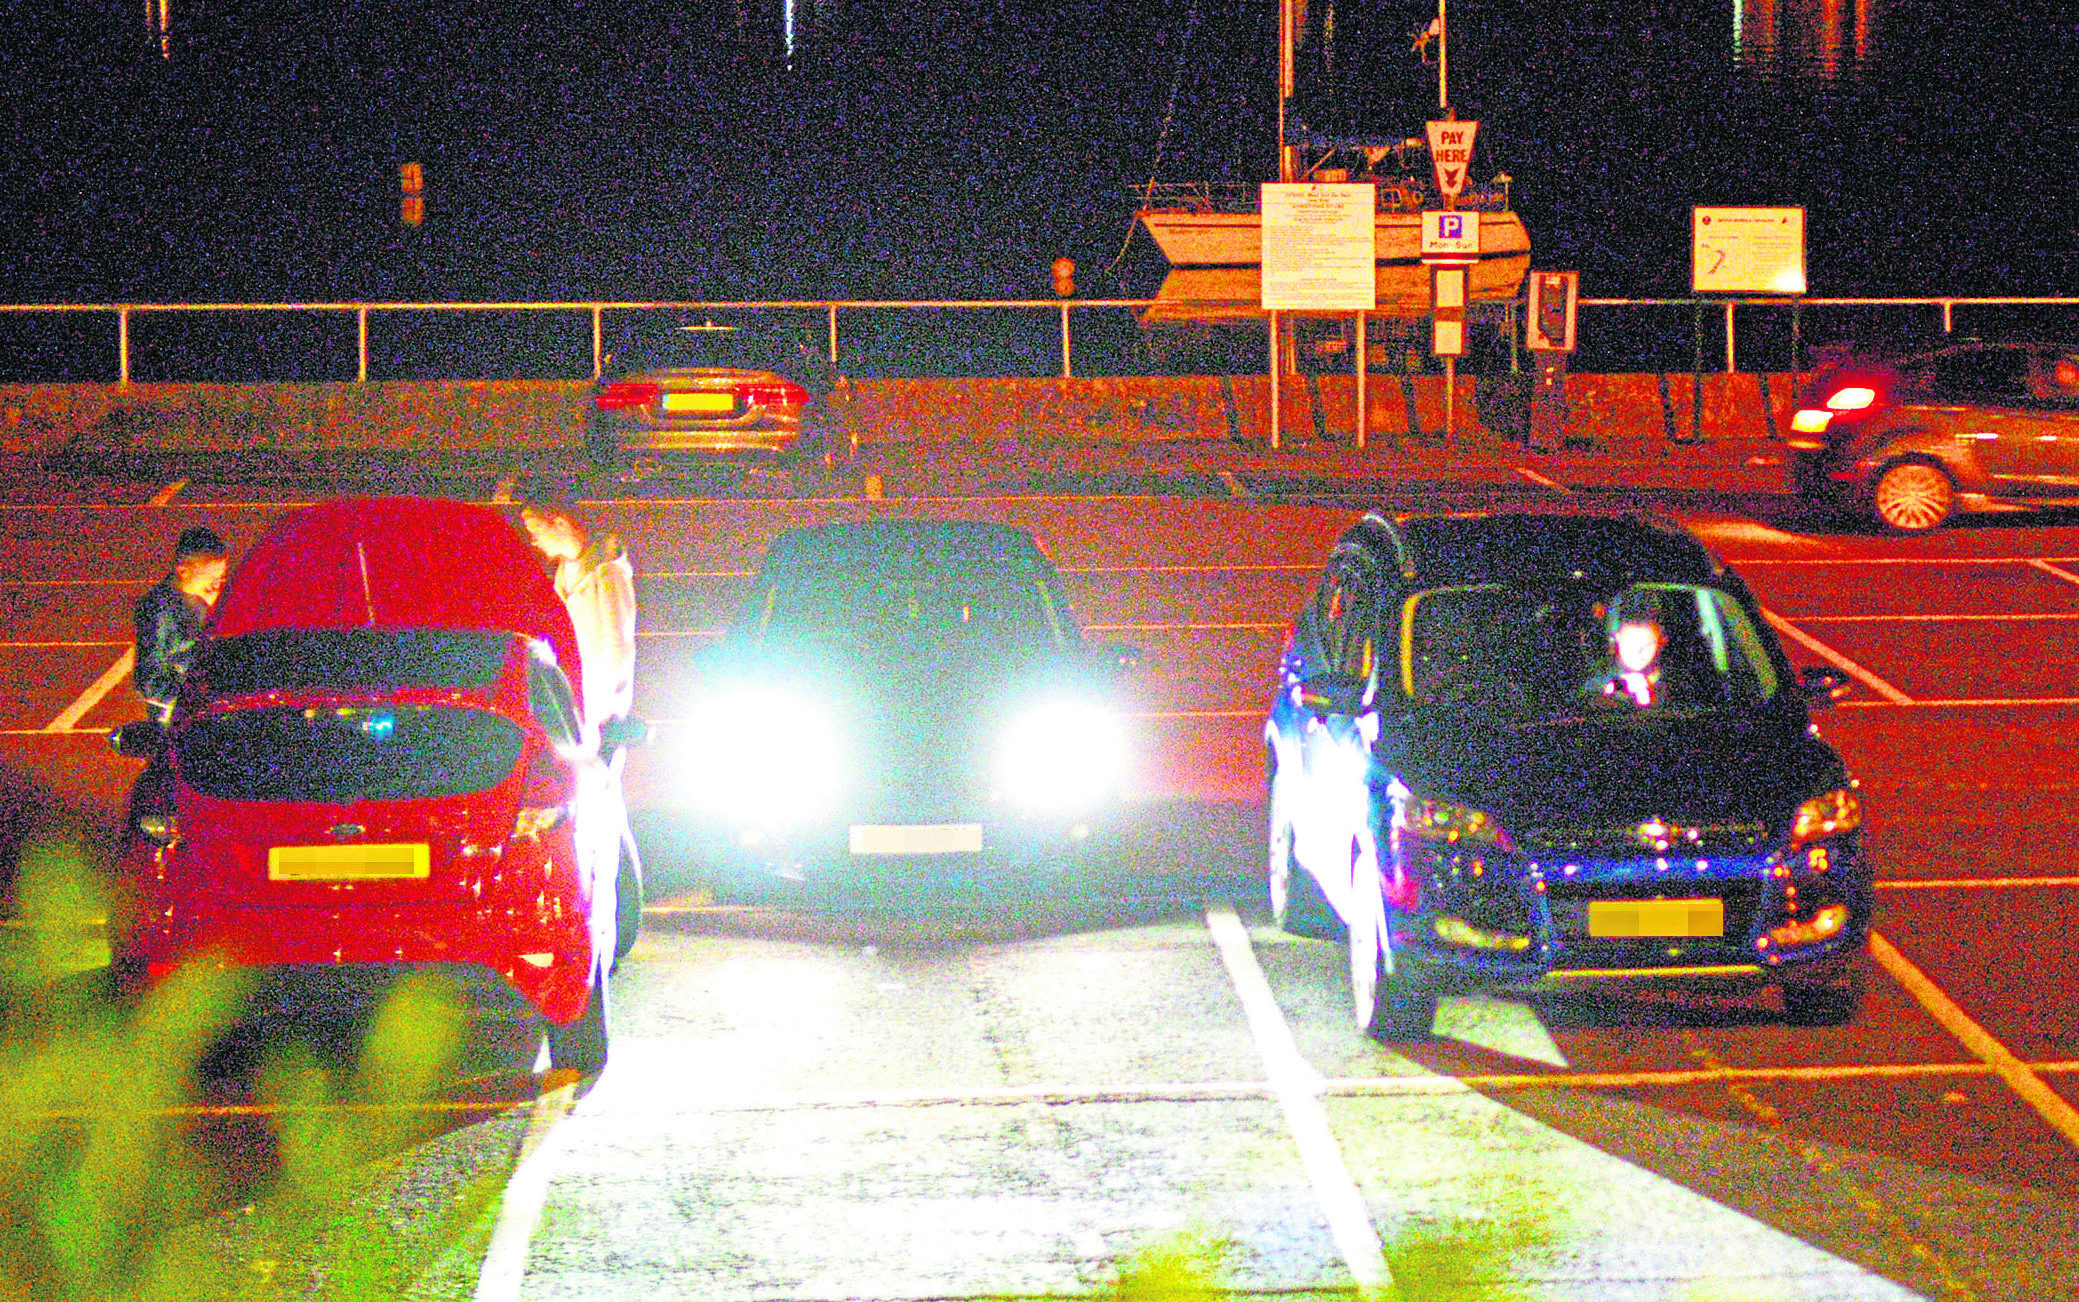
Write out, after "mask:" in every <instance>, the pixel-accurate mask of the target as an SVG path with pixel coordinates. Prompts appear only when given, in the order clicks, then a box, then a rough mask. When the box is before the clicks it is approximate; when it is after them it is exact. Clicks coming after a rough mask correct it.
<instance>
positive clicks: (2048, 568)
mask: <svg viewBox="0 0 2079 1302" xmlns="http://www.w3.org/2000/svg"><path fill="white" fill-rule="evenodd" d="M2029 564H2030V565H2032V566H2034V567H2035V568H2036V569H2039V570H2041V571H2043V573H2045V574H2048V575H2051V576H2052V577H2054V578H2060V579H2063V580H2064V581H2065V582H2066V583H2072V584H2079V574H2074V573H2072V572H2071V571H2070V570H2068V569H2066V568H2064V567H2063V566H2062V565H2053V564H2051V563H2050V562H2049V561H2043V560H2031V561H2030V562H2029Z"/></svg>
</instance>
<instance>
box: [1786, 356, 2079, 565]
mask: <svg viewBox="0 0 2079 1302" xmlns="http://www.w3.org/2000/svg"><path fill="white" fill-rule="evenodd" d="M1789 424H1790V435H1789V442H1790V446H1791V449H1792V453H1791V457H1792V460H1791V469H1792V474H1793V479H1794V483H1795V486H1796V490H1797V493H1798V495H1799V497H1800V498H1801V499H1802V500H1803V501H1804V503H1805V504H1806V505H1808V506H1813V507H1819V508H1822V509H1828V508H1846V509H1848V510H1851V511H1854V512H1856V513H1857V514H1861V515H1867V516H1870V517H1873V518H1874V519H1876V520H1877V521H1878V522H1879V523H1881V524H1883V525H1885V526H1886V527H1888V528H1891V529H1894V530H1897V531H1899V532H1901V533H1919V532H1922V531H1924V530H1928V529H1933V528H1935V527H1936V526H1938V525H1940V524H1941V523H1942V522H1943V521H1945V520H1947V519H1948V518H1949V517H1950V515H1951V514H1952V513H1954V512H1957V511H1974V510H1975V511H1983V510H1997V509H2001V508H2002V507H2010V508H2011V507H2013V506H2019V505H2032V506H2044V505H2054V504H2060V503H2072V502H2079V346H2075V345H2071V344H2051V343H1982V342H1970V343H1960V344H1955V345H1953V346H1950V347H1947V348H1938V349H1934V350H1932V351H1927V352H1919V353H1910V354H1906V355H1904V356H1900V357H1894V358H1888V359H1874V358H1844V359H1842V360H1838V361H1834V362H1831V363H1828V364H1826V365H1823V366H1821V367H1820V368H1819V369H1818V370H1816V371H1815V372H1814V373H1813V374H1812V376H1811V378H1810V379H1808V380H1807V381H1806V382H1805V383H1804V384H1803V385H1802V386H1801V387H1800V388H1799V390H1798V395H1797V399H1796V401H1795V402H1794V403H1793V404H1792V412H1791V417H1790V422H1789Z"/></svg>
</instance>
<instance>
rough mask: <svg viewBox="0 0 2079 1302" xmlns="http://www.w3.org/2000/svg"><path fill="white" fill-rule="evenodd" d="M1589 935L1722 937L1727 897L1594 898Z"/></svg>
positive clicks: (1589, 918)
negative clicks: (1674, 898) (1719, 898)
mask: <svg viewBox="0 0 2079 1302" xmlns="http://www.w3.org/2000/svg"><path fill="white" fill-rule="evenodd" d="M1588 934H1589V935H1590V936H1595V937H1601V938H1607V939H1611V940H1617V939H1628V938H1635V937H1641V936H1723V935H1724V934H1725V901H1724V900H1593V901H1591V902H1590V903H1589V905H1588Z"/></svg>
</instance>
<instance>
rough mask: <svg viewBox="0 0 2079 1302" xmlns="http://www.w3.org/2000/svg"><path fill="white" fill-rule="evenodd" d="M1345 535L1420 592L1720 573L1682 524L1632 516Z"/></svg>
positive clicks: (1440, 520)
mask: <svg viewBox="0 0 2079 1302" xmlns="http://www.w3.org/2000/svg"><path fill="white" fill-rule="evenodd" d="M1344 537H1345V538H1346V539H1348V540H1350V541H1354V542H1364V543H1368V545H1370V546H1371V547H1372V548H1373V549H1374V550H1377V551H1380V552H1381V553H1382V555H1383V558H1384V559H1386V560H1387V561H1388V562H1389V563H1392V564H1397V566H1398V568H1399V570H1400V572H1401V575H1402V576H1403V577H1404V578H1405V579H1407V580H1408V581H1409V582H1411V583H1413V584H1415V585H1417V586H1421V587H1440V586H1446V585H1454V584H1470V583H1506V584H1510V585H1512V586H1517V587H1537V586H1543V585H1549V584H1555V583H1569V584H1570V583H1587V584H1591V585H1595V586H1603V587H1612V588H1614V587H1620V586H1624V585H1627V584H1631V583H1649V582H1664V583H1673V582H1686V583H1709V582H1711V581H1713V580H1715V579H1716V578H1717V577H1718V576H1720V575H1721V574H1723V572H1724V569H1723V567H1722V566H1721V565H1720V564H1719V563H1718V561H1717V559H1716V558H1715V557H1713V556H1712V555H1711V552H1710V550H1709V549H1708V548H1706V547H1705V546H1704V545H1703V544H1702V543H1701V542H1699V541H1697V539H1696V538H1695V537H1694V536H1692V535H1691V534H1689V533H1688V532H1687V531H1686V530H1683V529H1682V528H1680V527H1679V526H1676V525H1673V524H1668V523H1663V522H1659V521H1655V520H1649V519H1646V518H1643V517H1640V516H1633V515H1597V514H1591V513H1584V512H1571V511H1568V512H1562V511H1498V512H1491V513H1482V514H1476V515H1418V516H1403V517H1400V518H1398V519H1391V520H1389V519H1387V518H1385V517H1383V516H1379V515H1370V516H1367V517H1365V519H1364V520H1363V521H1362V522H1361V523H1360V524H1358V525H1357V526H1356V527H1355V528H1353V529H1351V530H1350V531H1349V533H1347V534H1345V535H1344Z"/></svg>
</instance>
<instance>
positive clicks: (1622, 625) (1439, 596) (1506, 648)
mask: <svg viewBox="0 0 2079 1302" xmlns="http://www.w3.org/2000/svg"><path fill="white" fill-rule="evenodd" d="M1402 620H1403V624H1402V628H1401V646H1400V656H1399V662H1400V663H1399V669H1400V688H1401V691H1402V693H1403V694H1404V695H1406V696H1407V697H1409V698H1411V699H1412V700H1414V701H1416V702H1417V703H1419V704H1424V705H1451V706H1469V707H1473V708H1475V709H1478V710H1481V711H1483V712H1485V713H1488V714H1490V715H1492V716H1493V717H1495V718H1496V719H1497V720H1506V721H1521V720H1527V719H1541V718H1558V717H1572V716H1579V715H1581V714H1583V713H1584V712H1586V713H1588V714H1591V715H1601V714H1605V713H1608V712H1610V711H1617V712H1620V713H1627V714H1630V713H1637V712H1640V711H1657V710H1663V709H1667V710H1682V711H1687V710H1712V709H1742V708H1751V707H1754V706H1758V705H1760V704H1762V703H1763V702H1766V701H1768V700H1769V699H1771V698H1773V697H1774V696H1775V694H1776V691H1777V689H1778V686H1779V683H1778V677H1777V673H1776V668H1775V662H1774V659H1773V658H1772V657H1771V656H1770V654H1769V652H1768V649H1767V646H1766V643H1765V641H1764V636H1765V635H1764V634H1763V633H1762V632H1761V630H1760V629H1758V628H1757V627H1756V626H1755V625H1754V622H1753V621H1752V620H1751V619H1749V618H1748V617H1747V614H1746V612H1745V610H1744V609H1743V608H1742V607H1741V606H1740V604H1739V603H1738V602H1737V601H1735V600H1733V599H1732V598H1731V597H1730V596H1729V595H1728V594H1726V593H1723V592H1720V591H1718V590H1716V589H1713V588H1708V587H1699V586H1692V585H1688V584H1675V583H1640V584H1634V585H1632V586H1631V587H1628V588H1625V589H1623V590H1621V591H1617V592H1610V593H1592V592H1584V591H1581V590H1564V591H1557V592H1528V591H1523V590H1520V589H1517V588H1513V587H1509V586H1507V585H1504V584H1479V585H1474V586H1470V587H1458V588H1434V589H1430V590H1429V591H1426V592H1420V593H1417V594H1415V595H1414V596H1413V597H1411V598H1409V599H1408V601H1407V603H1406V605H1405V607H1404V609H1403V614H1402Z"/></svg>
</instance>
